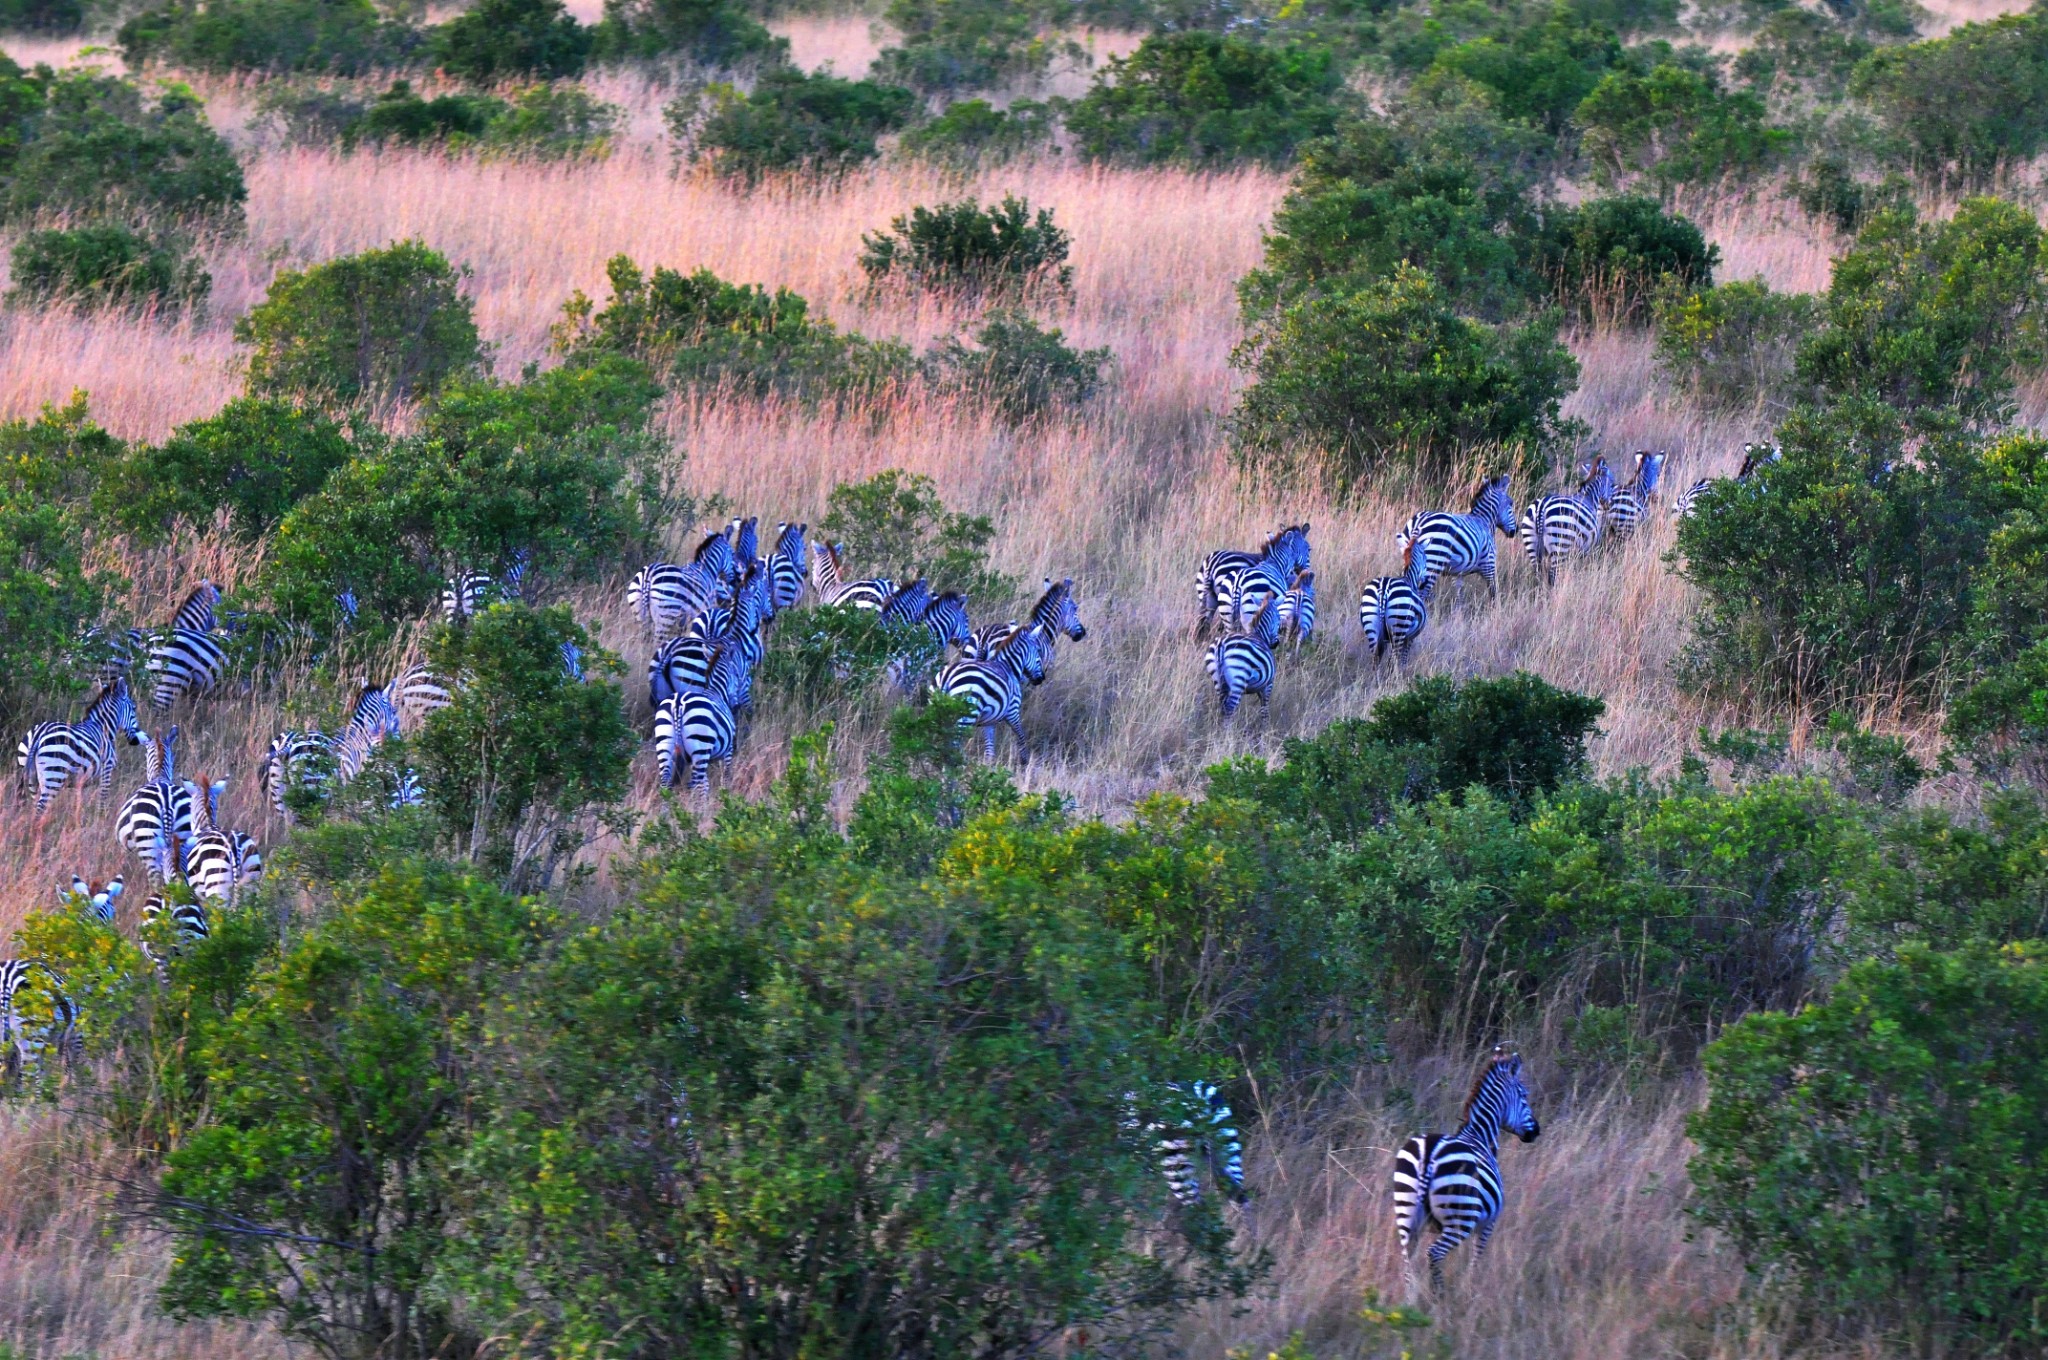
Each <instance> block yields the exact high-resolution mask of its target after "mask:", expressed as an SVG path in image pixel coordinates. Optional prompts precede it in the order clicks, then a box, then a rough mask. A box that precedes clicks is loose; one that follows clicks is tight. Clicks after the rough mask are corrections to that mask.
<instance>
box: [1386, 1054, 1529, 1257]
mask: <svg viewBox="0 0 2048 1360" xmlns="http://www.w3.org/2000/svg"><path fill="white" fill-rule="evenodd" d="M1502 1129H1506V1130H1508V1131H1509V1132H1511V1133H1513V1134H1514V1135H1515V1136H1516V1137H1518V1138H1520V1139H1521V1140H1522V1141H1523V1142H1525V1143H1533V1142H1534V1141H1536V1135H1537V1134H1538V1133H1539V1132H1541V1127H1540V1126H1539V1125H1538V1123H1537V1122H1536V1114H1535V1112H1534V1111H1533V1110H1532V1109H1530V1107H1529V1088H1528V1087H1527V1086H1526V1085H1524V1084H1523V1081H1522V1058H1521V1055H1520V1054H1518V1053H1511V1052H1509V1051H1508V1050H1506V1049H1502V1048H1496V1049H1495V1050H1494V1051H1493V1056H1492V1057H1491V1058H1489V1059H1488V1060H1487V1064H1486V1067H1485V1069H1484V1070H1483V1071H1481V1072H1480V1074H1479V1079H1478V1080H1477V1081H1476V1082H1474V1083H1473V1086H1472V1094H1471V1095H1470V1096H1469V1097H1467V1098H1466V1101H1465V1114H1464V1119H1463V1122H1462V1123H1461V1124H1460V1125H1459V1126H1458V1131H1457V1132H1456V1133H1453V1134H1450V1135H1449V1136H1447V1137H1445V1136H1438V1135H1435V1134H1426V1133H1418V1134H1416V1135H1415V1136H1414V1137H1413V1138H1410V1139H1409V1140H1408V1141H1407V1142H1405V1143H1403V1144H1402V1145H1401V1148H1400V1151H1398V1152H1397V1153H1395V1154H1394V1226H1395V1230H1396V1231H1397V1232H1398V1234H1399V1235H1400V1239H1401V1272H1402V1275H1403V1277H1404V1278H1405V1279H1406V1280H1407V1282H1408V1288H1409V1291H1410V1293H1411V1294H1412V1293H1413V1292H1414V1288H1415V1274H1414V1251H1415V1244H1416V1243H1417V1242H1419V1241H1421V1240H1422V1230H1423V1227H1424V1225H1425V1224H1434V1225H1436V1229H1437V1239H1436V1241H1435V1242H1434V1243H1432V1244H1431V1245H1430V1248H1429V1282H1430V1287H1431V1289H1432V1291H1434V1290H1436V1289H1440V1288H1442V1286H1443V1261H1444V1257H1446V1256H1448V1255H1449V1254H1450V1253H1451V1251H1452V1250H1453V1249H1454V1248H1455V1247H1456V1246H1457V1245H1458V1244H1459V1243H1460V1242H1463V1241H1464V1240H1465V1239H1466V1238H1467V1237H1470V1236H1471V1235H1472V1234H1473V1233H1475V1232H1476V1233H1477V1234H1478V1235H1479V1240H1478V1242H1477V1243H1476V1244H1475V1247H1474V1251H1475V1254H1479V1255H1483V1254H1485V1251H1486V1243H1487V1240H1488V1239H1489V1238H1491V1237H1492V1236H1493V1228H1494V1224H1495V1222H1496V1221H1497V1220H1498V1219H1499V1217H1500V1209H1501V1183H1500V1160H1499V1154H1500V1134H1501V1130H1502Z"/></svg>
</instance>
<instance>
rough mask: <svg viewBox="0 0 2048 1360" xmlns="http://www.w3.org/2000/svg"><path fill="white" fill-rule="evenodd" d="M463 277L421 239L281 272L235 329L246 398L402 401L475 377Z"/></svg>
mask: <svg viewBox="0 0 2048 1360" xmlns="http://www.w3.org/2000/svg"><path fill="white" fill-rule="evenodd" d="M467 273H468V271H467V270H457V269H456V268H455V267H454V266H452V265H450V264H449V263H448V261H447V260H446V259H445V258H444V257H443V256H442V255H441V254H440V253H439V252H438V251H434V250H430V249H428V248H427V246H426V245H424V244H423V243H421V242H419V241H400V242H397V243H396V244H393V245H390V246H387V247H385V248H384V249H382V250H366V251H363V252H362V253H361V254H359V255H344V256H342V257H340V258H339V259H334V260H328V261H327V262H325V263H324V264H317V265H313V266H312V267H310V268H308V269H305V270H291V269H287V270H284V271H283V272H281V273H280V274H278V276H277V277H276V278H275V279H273V280H271V283H270V288H269V290H268V291H267V292H266V293H265V294H264V298H263V301H262V302H260V303H258V304H257V305H256V306H255V307H254V308H253V309H251V310H250V312H249V314H248V315H247V316H245V317H243V318H242V319H241V320H240V321H238V322H236V323H235V338H236V339H238V340H240V341H242V342H243V343H245V344H248V345H251V346H253V348H252V350H251V352H250V355H249V391H250V393H251V394H252V395H256V396H294V395H299V394H304V395H307V396H310V397H314V398H317V399H324V400H329V401H336V402H344V403H347V402H356V401H371V402H380V403H381V402H391V401H405V400H410V399H412V398H415V397H419V396H423V395H426V394H428V393H431V392H433V391H434V390H436V389H437V388H439V387H441V386H442V385H443V384H445V383H446V382H448V381H449V380H450V379H452V378H456V377H460V376H463V375H465V374H471V373H475V372H477V371H478V370H479V369H480V368H481V367H482V365H483V362H484V355H483V348H482V346H481V344H480V343H479V342H478V340H477V333H476V322H475V320H474V319H473V318H472V315H471V303H470V300H469V299H468V298H467V297H465V296H463V294H462V291H461V282H462V280H463V278H465V277H466V276H467Z"/></svg>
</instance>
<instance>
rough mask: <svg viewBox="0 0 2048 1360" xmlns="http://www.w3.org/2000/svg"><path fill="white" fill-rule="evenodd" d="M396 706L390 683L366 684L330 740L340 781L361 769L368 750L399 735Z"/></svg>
mask: <svg viewBox="0 0 2048 1360" xmlns="http://www.w3.org/2000/svg"><path fill="white" fill-rule="evenodd" d="M398 730H399V718H398V706H397V705H396V704H394V703H393V702H392V701H391V690H390V686H387V685H373V684H365V685H364V686H363V690H362V693H360V694H358V695H357V696H356V702H355V705H354V707H352V708H351V709H350V710H349V714H348V722H347V723H345V724H343V726H342V729H341V735H340V737H338V738H336V739H335V740H334V742H333V751H334V766H335V773H336V774H337V775H338V776H340V778H341V781H342V782H343V783H347V782H348V781H349V780H351V779H354V778H355V777H356V776H357V775H359V774H361V773H362V772H363V767H364V766H365V765H367V764H368V763H369V761H370V754H371V752H373V751H375V750H376V749H377V748H378V747H379V746H382V745H383V744H384V743H385V742H386V741H389V740H390V739H391V738H393V737H395V736H397V735H398Z"/></svg>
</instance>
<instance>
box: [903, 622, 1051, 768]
mask: <svg viewBox="0 0 2048 1360" xmlns="http://www.w3.org/2000/svg"><path fill="white" fill-rule="evenodd" d="M1047 646H1048V642H1047V638H1046V631H1045V626H1044V625H1043V624H1037V623H1032V624H1026V625H1023V626H1021V627H1015V628H1012V629H1011V631H1010V635H1009V636H1008V637H1006V638H1004V639H1003V640H1002V641H1001V642H1000V643H998V644H997V645H996V647H995V648H994V649H993V650H992V651H991V652H990V653H989V654H988V655H987V656H986V657H984V658H980V659H975V658H971V657H962V658H961V659H959V660H957V661H954V662H953V663H951V664H950V665H947V666H945V667H942V668H941V669H940V671H939V673H938V675H937V676H936V677H934V678H933V680H932V686H931V688H932V693H934V694H943V695H945V696H946V697H947V698H950V699H963V700H965V701H966V702H967V704H968V712H966V713H965V714H963V715H961V718H960V725H961V726H962V727H979V728H980V729H981V749H982V758H983V759H984V760H988V761H994V760H995V758H996V724H997V723H1001V724H1003V725H1004V726H1006V727H1008V728H1009V729H1010V735H1012V736H1013V737H1015V738H1016V739H1017V754H1018V756H1019V757H1021V758H1025V759H1029V757H1030V750H1029V748H1028V747H1027V746H1026V744H1025V741H1024V727H1023V723H1022V717H1023V708H1024V688H1025V686H1026V685H1027V684H1032V685H1035V684H1037V683H1038V682H1039V681H1041V680H1043V679H1045V655H1046V650H1047Z"/></svg>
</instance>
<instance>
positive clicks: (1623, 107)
mask: <svg viewBox="0 0 2048 1360" xmlns="http://www.w3.org/2000/svg"><path fill="white" fill-rule="evenodd" d="M1574 118H1575V120H1576V121H1577V123H1578V125H1579V127H1580V128H1581V129H1582V130H1583V132H1584V145H1585V150H1586V154H1587V155H1589V156H1590V157H1592V159H1593V164H1594V167H1595V174H1596V175H1597V176H1598V177H1599V178H1600V179H1601V180H1602V181H1603V182H1605V183H1607V184H1610V185H1613V184H1620V183H1624V182H1627V181H1629V180H1631V179H1633V178H1635V177H1638V176H1640V177H1643V178H1646V179H1648V180H1650V181H1651V182H1652V183H1654V184H1656V185H1657V186H1658V187H1659V188H1661V189H1662V190H1663V191H1664V192H1666V193H1669V192H1670V191H1671V190H1672V189H1674V188H1676V187H1677V186H1679V185H1681V184H1700V185H1708V184H1714V183H1717V182H1719V181H1721V180H1724V179H1728V178H1730V177H1736V176H1752V175H1755V174H1757V173H1758V172H1760V171H1762V170H1764V169H1765V168H1767V167H1768V166H1769V164H1770V162H1771V160H1772V159H1773V158H1774V157H1775V155H1776V154H1777V153H1778V152H1779V151H1780V150H1781V149H1783V148H1784V147H1785V145H1786V144H1787V143H1788V142H1789V141H1790V140H1791V134H1790V133H1788V132H1786V131H1784V130H1783V129H1781V128H1775V127H1772V126H1770V124H1769V122H1768V121H1767V118H1766V114H1765V109H1764V102H1763V100H1761V99H1759V98H1758V97H1757V96H1755V95H1753V94H1748V93H1744V92H1740V91H1738V92H1735V93H1729V92H1726V91H1723V90H1721V89H1720V88H1719V87H1718V85H1717V83H1716V82H1715V81H1714V79H1713V78H1712V77H1711V76H1708V75H1703V74H1701V73H1700V72H1697V71H1691V70H1687V69H1686V68H1684V67H1682V66H1674V65H1671V64H1669V63H1664V64H1660V65H1657V66H1655V67H1652V68H1651V70H1650V71H1649V73H1648V74H1646V75H1637V74H1635V73H1633V72H1627V71H1611V72H1609V73H1608V74H1607V75H1606V76H1605V77H1604V78H1602V80H1601V81H1600V83H1599V84H1598V85H1596V86H1594V87H1593V89H1592V91H1591V92H1590V93H1589V94H1587V96H1586V98H1585V101H1584V102H1583V103H1581V104H1580V105H1579V107H1578V111H1577V113H1576V114H1575V115H1574Z"/></svg>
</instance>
